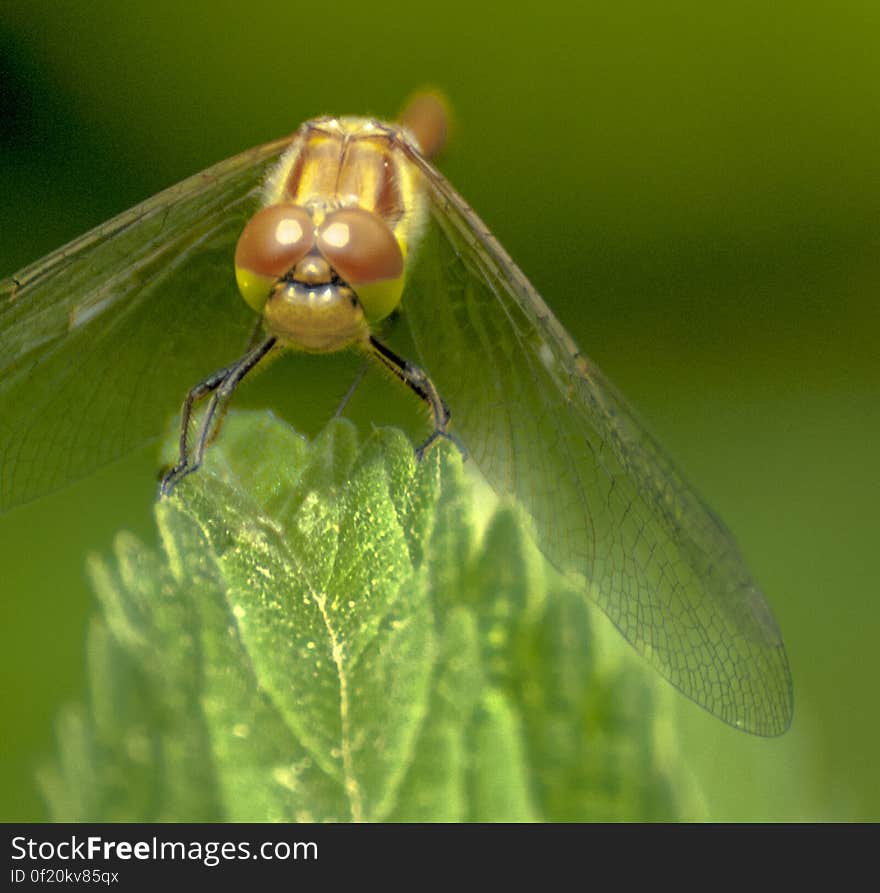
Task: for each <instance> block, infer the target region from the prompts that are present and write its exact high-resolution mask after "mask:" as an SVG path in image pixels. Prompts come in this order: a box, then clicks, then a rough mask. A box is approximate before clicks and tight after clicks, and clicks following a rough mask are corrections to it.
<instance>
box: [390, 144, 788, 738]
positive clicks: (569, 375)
mask: <svg viewBox="0 0 880 893" xmlns="http://www.w3.org/2000/svg"><path fill="white" fill-rule="evenodd" d="M412 159H413V161H414V163H416V164H417V165H419V166H420V167H421V169H422V171H423V173H424V177H425V180H426V183H427V192H428V195H429V202H430V206H431V213H430V221H429V223H428V226H427V230H426V233H425V238H424V243H423V244H422V245H421V246H420V248H419V255H418V258H417V259H416V261H415V263H416V266H415V268H414V270H413V272H412V277H411V279H410V280H409V284H408V286H407V292H406V294H405V296H404V301H403V306H404V318H405V319H407V320H408V324H409V328H410V332H411V336H412V338H413V340H414V341H415V344H416V347H417V349H418V351H419V353H420V355H421V356H420V360H421V362H422V363H423V364H424V367H425V369H426V370H427V371H428V372H429V374H430V375H431V377H432V378H433V379H434V382H435V384H436V385H437V386H438V388H439V391H440V393H441V394H442V395H443V397H444V399H445V400H446V402H447V403H448V404H449V407H450V409H451V412H452V419H453V428H454V430H455V431H456V432H458V434H459V436H460V437H461V438H462V440H463V441H464V444H465V446H466V447H467V449H468V450H469V452H470V454H471V455H472V457H473V459H474V460H475V462H476V463H477V466H478V467H479V468H480V470H481V471H482V472H483V473H484V475H485V476H486V478H487V479H488V480H489V482H490V483H491V484H492V485H493V486H494V487H495V488H496V489H497V490H499V491H503V492H509V493H512V494H514V495H515V496H516V497H517V498H518V500H519V501H520V502H521V504H522V505H523V506H524V507H525V508H526V509H527V510H528V511H529V513H530V514H531V516H532V518H533V519H534V521H535V526H536V530H537V534H538V537H539V540H540V544H541V547H542V549H543V551H544V552H545V554H546V555H547V556H548V557H549V558H550V559H551V560H552V561H553V563H554V564H556V565H557V566H558V567H560V568H562V569H569V568H571V569H575V570H577V571H579V572H580V573H581V574H583V576H584V578H585V580H586V587H587V594H588V595H589V597H590V598H592V599H593V600H594V601H596V602H597V603H598V604H599V606H600V607H601V608H602V610H603V611H605V613H606V614H607V615H608V616H609V617H610V618H611V620H612V621H613V622H614V623H615V625H616V626H617V627H618V628H619V629H620V631H621V632H622V633H623V635H624V636H625V637H626V638H627V639H628V640H629V641H630V642H631V643H632V645H634V646H635V648H636V649H637V650H638V651H639V652H641V653H642V654H643V655H645V656H646V657H647V658H648V659H649V660H650V661H651V662H652V663H653V664H654V666H655V667H656V668H657V669H658V670H659V671H660V672H661V673H662V674H663V675H664V676H665V677H666V678H667V679H669V680H670V681H671V682H672V683H673V684H674V685H675V686H676V687H677V688H679V689H680V690H681V691H682V692H683V693H684V694H686V695H687V696H688V697H690V698H692V699H693V700H694V701H696V702H697V703H698V704H700V705H701V706H703V707H705V708H706V709H707V710H709V711H710V712H711V713H713V714H715V715H716V716H718V717H720V718H721V719H723V720H725V721H726V722H728V723H730V724H731V725H734V726H737V727H739V728H742V729H745V730H747V731H750V732H753V733H756V734H760V735H777V734H780V733H782V732H783V731H785V730H786V729H787V728H788V726H789V724H790V722H791V716H792V709H793V707H792V686H791V676H790V672H789V668H788V662H787V659H786V655H785V649H784V646H783V643H782V638H781V636H780V632H779V629H778V627H777V626H776V623H775V621H774V619H773V616H772V614H771V612H770V609H769V607H768V605H767V603H766V601H765V599H764V596H763V595H762V593H761V591H760V589H759V588H758V587H757V585H756V584H755V582H754V581H753V580H752V578H751V576H750V575H749V572H748V570H747V569H746V567H745V564H744V562H743V559H742V557H741V556H740V553H739V551H738V549H737V547H736V544H735V543H734V541H733V539H732V537H731V536H730V534H729V533H728V531H727V530H726V529H725V528H724V526H723V525H722V524H721V522H720V521H719V520H718V518H717V517H716V516H715V515H714V514H713V513H712V512H711V510H709V509H708V508H707V507H706V506H705V505H704V503H703V502H702V501H701V499H700V497H699V496H698V495H697V494H696V493H694V491H693V490H692V489H691V488H690V486H689V485H688V484H687V483H686V482H685V480H684V479H683V478H682V476H681V475H680V474H679V472H678V471H677V470H676V468H675V467H674V465H673V464H672V462H671V461H670V460H669V459H668V458H667V457H666V456H665V455H664V453H663V452H662V450H661V449H660V447H659V446H658V444H657V443H656V442H655V441H654V439H653V438H652V437H651V436H650V435H649V434H648V433H647V432H646V431H645V429H644V428H643V426H642V425H641V424H640V423H639V421H638V419H637V418H636V416H635V415H634V413H633V411H632V410H631V409H630V407H629V406H628V405H627V403H626V401H625V400H624V398H623V397H622V396H621V395H620V394H619V393H618V391H617V390H616V389H615V388H614V387H613V386H612V385H611V384H610V383H609V382H608V381H607V380H606V379H605V377H604V376H603V375H602V374H601V372H599V370H598V369H597V368H596V367H595V366H594V365H593V364H592V363H591V362H590V361H589V360H588V359H587V358H586V357H584V356H583V355H582V354H581V353H580V352H579V351H578V349H577V347H576V345H575V344H574V342H573V341H572V340H571V338H570V336H569V335H568V334H567V333H566V332H565V330H564V329H563V328H562V326H561V325H560V323H559V322H558V321H557V320H556V318H555V317H554V316H553V314H552V313H551V312H550V310H549V309H548V308H547V306H546V305H545V304H544V302H543V301H542V300H541V298H540V296H539V295H538V294H537V293H536V292H535V290H534V289H533V288H532V286H531V285H530V284H529V282H528V281H527V280H526V278H525V276H524V275H523V274H522V273H521V272H520V270H519V269H518V268H517V267H516V265H515V264H514V263H513V261H512V260H511V259H510V258H509V257H508V255H507V254H506V253H505V251H504V250H503V248H501V246H500V245H499V244H498V242H497V241H496V240H495V239H494V238H493V237H492V235H491V234H490V233H489V232H488V230H487V229H486V227H485V225H484V224H483V223H482V222H481V221H480V220H479V218H478V217H477V216H476V215H475V214H474V212H473V211H472V210H471V209H470V208H469V207H468V206H467V204H466V203H465V202H464V200H463V199H462V198H461V197H460V196H459V195H458V194H457V193H456V192H455V191H454V190H453V188H452V187H451V186H450V185H449V183H447V182H446V180H445V179H444V178H443V177H442V176H441V175H440V174H439V173H437V172H436V171H435V170H434V169H433V168H432V167H431V166H430V165H429V164H428V163H427V162H425V161H424V160H423V159H421V158H419V157H418V156H417V155H415V153H413V154H412Z"/></svg>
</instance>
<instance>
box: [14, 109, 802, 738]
mask: <svg viewBox="0 0 880 893" xmlns="http://www.w3.org/2000/svg"><path fill="white" fill-rule="evenodd" d="M445 127H446V111H445V104H444V102H442V101H441V99H440V98H439V97H438V96H437V95H436V94H433V93H425V94H421V95H419V96H417V97H416V98H415V99H414V100H413V101H412V102H411V103H410V105H409V106H408V107H407V109H406V110H405V111H404V113H403V114H402V115H401V116H400V118H399V119H398V120H397V121H396V122H391V123H389V122H384V121H380V120H376V119H372V118H364V117H332V116H328V117H323V118H317V119H314V120H312V121H308V122H306V123H305V124H303V125H302V126H301V127H300V128H299V129H298V130H297V131H296V132H295V133H294V134H293V135H292V136H288V137H285V138H283V139H279V140H276V141H274V142H270V143H267V144H265V145H262V146H258V147H256V148H253V149H250V150H248V151H245V152H243V153H241V154H239V155H237V156H235V157H233V158H230V159H228V160H226V161H223V162H221V163H219V164H217V165H215V166H213V167H211V168H208V169H207V170H205V171H203V172H201V173H199V174H196V175H195V176H193V177H190V178H189V179H187V180H184V181H183V182H181V183H179V184H177V185H175V186H172V187H171V188H169V189H167V190H165V191H164V192H161V193H159V194H158V195H156V196H154V197H152V198H150V199H148V200H147V201H145V202H143V203H142V204H140V205H138V206H136V207H135V208H132V209H131V210H129V211H127V212H125V213H123V214H120V215H119V216H117V217H115V218H113V219H112V220H110V221H108V222H107V223H105V224H103V225H101V226H99V227H97V228H96V229H94V230H92V231H90V232H88V233H86V234H85V235H83V236H81V237H80V238H78V239H76V240H74V241H73V242H71V243H70V244H68V245H66V246H65V247H63V248H60V249H59V250H57V251H55V252H54V253H52V254H50V255H48V256H47V257H45V258H43V259H42V260H39V261H37V262H36V263H34V264H32V265H31V266H28V267H26V268H25V269H23V270H21V271H20V272H18V273H16V274H15V275H13V276H11V277H9V278H7V279H6V280H4V281H3V282H0V512H3V511H8V510H10V509H12V508H13V507H15V506H17V505H20V504H22V503H25V502H28V501H30V500H33V499H36V498H38V497H40V496H42V495H44V494H46V493H49V492H51V491H53V490H56V489H58V488H60V487H62V486H64V485H65V484H67V483H69V482H72V481H74V480H76V479H79V478H82V477H83V476H85V475H87V474H89V473H90V472H92V471H94V470H95V469H97V468H98V467H100V466H102V465H105V464H107V463H109V462H111V461H113V460H115V459H117V458H119V457H121V456H122V455H123V454H125V453H126V452H128V451H130V450H132V449H134V448H135V447H138V446H141V445H142V444H144V443H145V442H147V441H149V440H151V439H155V438H157V437H158V436H159V435H160V434H162V432H164V431H165V430H166V425H167V422H168V420H169V418H170V417H171V415H172V413H173V412H174V411H175V410H176V409H179V407H180V405H181V400H182V399H183V398H184V396H185V395H186V397H185V401H184V404H183V407H184V408H183V413H182V424H181V436H180V449H179V457H178V461H177V462H176V464H174V465H173V467H171V468H170V470H169V471H168V472H167V474H166V475H165V477H164V478H163V481H162V485H161V492H162V493H168V492H170V491H171V490H172V489H173V488H174V487H175V486H176V485H177V483H178V482H179V481H180V480H181V479H182V478H183V477H185V476H186V475H188V474H191V473H192V472H193V471H195V470H196V469H197V468H198V467H199V465H200V464H201V462H202V459H203V455H204V452H205V449H206V447H207V446H208V444H209V443H210V441H211V440H212V439H213V437H215V436H216V435H217V433H218V431H219V424H220V421H221V420H222V416H223V412H224V410H225V408H226V406H227V405H228V403H229V401H230V399H231V397H232V393H233V391H234V389H235V387H236V386H237V384H238V383H239V382H240V381H241V380H242V379H243V378H244V377H245V376H246V375H247V374H248V373H249V372H250V371H251V369H253V368H255V367H257V366H258V365H260V364H261V363H263V362H264V361H265V359H266V357H268V356H270V355H274V354H276V353H278V352H279V351H282V350H290V349H299V350H304V351H310V352H314V353H329V352H334V351H341V350H355V351H361V352H362V353H364V354H366V355H367V356H368V357H369V358H371V359H374V360H376V361H377V362H378V363H380V364H382V365H384V366H386V367H388V368H389V369H391V371H392V372H394V373H395V374H396V375H397V376H398V377H399V378H400V379H401V380H402V381H403V382H404V383H405V384H406V385H407V386H408V387H409V389H410V390H411V391H412V392H413V394H414V397H415V398H418V399H420V400H422V401H424V402H425V403H426V404H427V406H428V407H429V408H430V410H431V420H432V423H433V428H432V430H431V431H430V433H429V435H428V437H427V439H426V441H425V442H424V443H423V444H422V445H421V446H420V447H419V455H421V454H422V452H423V451H424V450H425V449H427V448H428V447H429V446H430V445H431V444H432V443H433V442H434V441H436V440H438V439H442V438H448V439H452V440H454V441H455V442H456V443H457V444H458V445H459V446H460V447H461V448H462V450H463V451H466V452H467V455H468V456H469V457H470V460H471V461H473V462H474V463H475V465H476V466H477V468H478V469H479V471H480V472H481V474H482V475H483V476H484V477H485V478H486V480H487V481H488V482H489V483H490V485H491V486H492V487H493V488H494V489H495V490H496V492H498V493H499V494H507V495H510V496H512V497H513V498H514V499H515V500H517V501H518V503H519V504H520V505H521V506H522V507H523V508H524V509H525V511H526V512H527V513H528V514H529V515H530V517H531V519H532V521H533V527H534V530H535V532H536V536H537V540H538V544H539V546H540V548H541V550H542V551H543V553H544V554H545V556H546V557H547V558H548V559H549V561H550V562H551V563H552V564H553V565H554V566H556V567H557V568H559V569H560V570H564V571H566V572H571V573H574V574H577V575H578V576H577V579H579V580H581V581H582V584H581V585H582V588H583V592H584V595H585V597H586V598H587V599H588V600H590V601H592V602H595V603H596V604H598V606H599V607H600V608H601V609H602V610H603V611H604V613H605V614H606V615H607V616H608V618H609V619H610V620H611V622H612V623H613V624H614V625H615V626H616V627H617V628H618V630H619V631H620V632H621V633H622V635H623V636H624V638H625V639H626V640H627V641H628V642H629V643H630V644H631V645H632V646H633V647H634V648H635V649H636V651H638V652H639V653H641V654H642V655H643V656H644V657H645V658H647V660H648V661H649V662H650V663H651V664H652V665H653V666H654V668H655V669H656V670H657V671H659V673H660V674H661V675H662V676H664V677H665V678H666V679H667V680H668V681H669V682H671V683H672V684H673V685H674V686H675V687H676V688H677V689H679V690H680V691H681V692H682V693H683V694H684V695H686V696H687V697H688V698H690V699H691V700H693V701H695V702H696V703H697V704H699V705H700V706H701V707H703V708H704V709H705V710H707V711H708V712H710V713H711V714H714V715H715V716H717V717H718V718H720V719H721V720H723V721H724V722H726V723H728V724H730V725H731V726H734V727H736V728H739V729H742V730H744V731H747V732H750V733H753V734H756V735H761V736H775V735H779V734H782V733H783V732H785V731H786V730H787V728H788V727H789V725H790V723H791V720H792V714H793V693H792V679H791V673H790V669H789V664H788V660H787V657H786V652H785V646H784V643H783V640H782V636H781V633H780V630H779V627H778V625H777V623H776V621H775V619H774V617H773V614H772V612H771V609H770V607H769V605H768V603H767V600H766V598H765V596H764V594H763V593H762V591H761V589H760V588H759V586H758V584H757V583H756V582H755V580H754V579H753V577H752V575H751V574H750V572H749V570H748V568H747V567H746V564H745V561H744V559H743V557H742V555H741V553H740V550H739V548H738V547H737V545H736V542H735V540H734V538H733V537H732V535H731V534H730V532H729V531H728V529H727V528H726V527H725V526H724V524H723V523H722V521H721V520H720V519H719V518H718V517H717V516H716V515H715V514H714V513H713V511H712V510H711V509H710V508H709V507H708V506H707V505H706V504H705V503H704V501H703V500H702V499H701V497H700V496H699V495H698V494H697V493H696V492H695V490H694V489H693V488H692V487H691V486H690V485H689V484H688V483H687V481H686V479H685V478H684V477H683V475H682V474H681V473H680V472H679V471H678V469H677V468H676V466H675V464H674V463H673V462H672V461H671V460H670V458H669V457H668V456H667V455H666V454H665V453H664V451H663V450H662V448H661V447H660V445H659V444H658V443H657V441H656V440H655V439H654V437H653V436H652V435H651V434H650V433H649V432H648V431H647V429H646V427H645V426H644V425H643V424H642V422H640V420H639V418H638V416H637V415H636V413H635V412H634V411H633V409H631V408H630V406H629V404H628V402H627V401H626V399H625V398H624V397H623V396H622V394H621V393H620V392H619V391H618V390H617V389H616V388H615V387H614V385H613V384H611V382H610V381H609V380H608V379H607V378H606V377H605V376H604V375H603V374H602V372H601V371H600V370H599V369H598V368H597V367H596V365H595V364H594V363H593V362H592V361H591V360H590V359H589V358H588V357H587V356H586V355H585V354H583V353H582V352H581V351H580V349H579V348H578V346H577V345H576V344H575V342H574V340H573V339H572V338H571V336H570V335H569V334H568V333H567V332H566V330H565V329H564V328H563V326H562V324H561V323H560V322H559V321H558V320H557V318H556V317H555V316H554V315H553V313H552V311H551V310H550V309H549V307H548V306H547V304H546V303H545V302H544V300H543V299H542V298H541V296H540V295H539V294H538V293H537V291H536V290H535V289H534V288H533V287H532V285H531V284H530V283H529V281H528V279H527V278H526V276H525V275H524V273H523V272H522V271H521V270H520V269H519V267H518V266H517V265H516V264H515V263H514V262H513V260H512V259H511V258H510V256H509V255H508V254H507V252H506V251H505V250H504V248H502V246H501V245H500V244H499V242H498V241H497V240H496V238H495V237H494V236H493V235H492V233H491V232H490V231H489V229H488V228H487V227H486V225H485V224H484V223H483V222H482V220H481V219H480V218H479V217H478V216H477V214H476V213H475V212H474V211H473V210H472V208H471V207H470V206H469V205H468V204H467V202H466V201H465V200H464V199H463V198H462V197H461V196H460V195H459V193H458V192H456V190H455V189H454V188H453V187H452V185H450V183H449V182H448V181H447V180H446V179H445V178H444V177H443V175H442V174H441V173H440V172H439V170H438V169H437V168H436V167H435V166H434V164H433V163H432V159H433V157H434V156H435V155H436V153H437V150H438V149H439V148H440V146H441V145H442V143H443V141H444V135H445ZM242 298H244V300H242ZM388 331H392V332H394V331H401V332H405V333H406V334H407V336H408V340H407V344H409V345H411V349H412V350H413V354H412V355H410V356H404V355H402V353H400V352H398V351H396V350H395V349H394V346H393V345H392V343H391V342H390V341H389V340H387V338H386V333H387V332H388ZM463 370H475V371H477V370H478V374H467V373H463ZM194 383H195V384H194ZM187 388H191V390H190V391H189V393H188V395H187V392H186V389H187ZM201 403H204V404H205V406H206V408H205V411H204V413H203V414H202V417H201V422H200V425H199V426H198V430H197V431H196V432H195V434H196V436H195V437H194V438H193V437H192V436H191V431H190V428H191V427H192V426H193V420H194V417H195V408H196V406H197V405H199V404H201Z"/></svg>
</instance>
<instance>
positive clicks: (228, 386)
mask: <svg viewBox="0 0 880 893" xmlns="http://www.w3.org/2000/svg"><path fill="white" fill-rule="evenodd" d="M276 340H277V339H275V338H267V339H266V340H265V341H263V342H262V343H260V344H258V345H257V346H256V347H254V348H252V349H251V350H249V351H248V352H247V353H246V354H245V355H244V356H243V357H242V358H241V359H240V360H237V361H236V362H235V363H233V364H232V365H231V366H226V367H225V368H223V369H219V370H218V371H217V372H215V373H213V374H212V375H209V376H208V377H207V378H206V379H205V380H204V381H200V382H199V383H198V384H197V385H196V386H195V387H194V388H193V389H192V390H191V391H190V392H189V393H188V394H187V395H186V400H185V401H184V403H183V412H182V413H181V421H180V452H179V457H178V460H177V464H176V465H175V466H174V467H173V468H171V469H170V471H168V472H167V473H166V474H165V476H164V477H163V478H162V483H161V484H160V485H159V492H160V493H161V494H162V495H163V496H167V495H168V494H169V493H170V492H171V491H172V490H173V489H174V487H175V486H176V485H177V484H178V483H179V482H180V481H181V480H182V479H183V478H185V477H186V476H187V475H188V474H192V473H193V472H194V471H196V470H197V469H198V468H199V467H200V466H201V464H202V461H203V460H204V457H205V448H206V447H207V445H208V444H209V443H210V442H211V441H212V440H213V439H214V437H215V436H216V434H217V429H218V427H219V423H220V421H221V420H222V417H223V413H224V412H225V409H226V406H227V404H228V403H229V398H230V397H231V396H232V392H233V391H234V390H235V388H236V387H237V386H238V384H239V383H240V382H241V380H242V379H243V378H244V377H245V376H246V375H247V374H248V372H250V371H251V369H253V368H254V366H256V365H257V363H259V362H260V360H262V359H263V357H265V356H266V354H267V353H269V351H270V350H271V349H272V348H273V347H274V346H275V342H276ZM208 394H213V396H212V397H211V402H210V403H209V404H208V409H207V411H206V412H205V417H204V419H203V420H202V424H201V427H200V428H199V435H198V438H197V440H196V443H195V449H194V450H193V451H192V452H191V451H190V447H189V430H190V426H191V423H192V414H193V409H194V408H195V405H196V404H197V403H198V402H199V401H201V400H203V399H204V398H205V397H207V396H208ZM218 410H219V411H220V414H219V415H218V414H217V413H218Z"/></svg>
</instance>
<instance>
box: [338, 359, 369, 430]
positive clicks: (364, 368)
mask: <svg viewBox="0 0 880 893" xmlns="http://www.w3.org/2000/svg"><path fill="white" fill-rule="evenodd" d="M369 368H370V361H369V360H367V361H366V362H365V363H364V364H363V366H361V368H360V369H358V371H357V374H356V375H355V377H354V381H353V382H352V383H351V387H350V388H349V389H348V390H347V391H346V392H345V396H344V397H343V398H342V400H340V401H339V406H337V407H336V412H334V413H333V418H334V419H338V418H339V417H340V416H341V415H342V413H343V412H345V407H346V406H348V401H349V400H351V398H352V397H353V396H354V392H355V391H356V390H357V389H358V387H360V383H361V382H362V381H363V380H364V376H365V375H366V374H367V370H368V369H369Z"/></svg>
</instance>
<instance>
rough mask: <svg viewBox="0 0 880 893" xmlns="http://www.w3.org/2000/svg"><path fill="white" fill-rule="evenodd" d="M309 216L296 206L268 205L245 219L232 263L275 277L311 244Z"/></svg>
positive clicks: (291, 266) (284, 270) (310, 221)
mask: <svg viewBox="0 0 880 893" xmlns="http://www.w3.org/2000/svg"><path fill="white" fill-rule="evenodd" d="M314 242H315V237H314V232H313V228H312V218H311V217H309V214H308V212H307V211H306V210H305V208H301V207H300V206H299V205H270V206H269V207H268V208H263V209H262V210H261V211H258V212H257V213H256V214H254V216H253V217H251V219H250V220H249V221H248V224H247V226H246V227H245V228H244V231H243V232H242V234H241V236H239V239H238V246H237V247H236V249H235V266H236V267H237V268H240V269H242V270H247V271H248V272H249V273H254V274H256V275H257V276H266V277H274V278H276V279H278V278H279V277H281V276H284V274H285V273H287V272H288V271H289V270H291V269H293V267H295V266H296V264H297V263H298V262H299V261H301V260H302V259H303V258H304V257H305V256H306V255H307V254H308V253H309V250H310V249H311V247H312V245H314Z"/></svg>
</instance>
